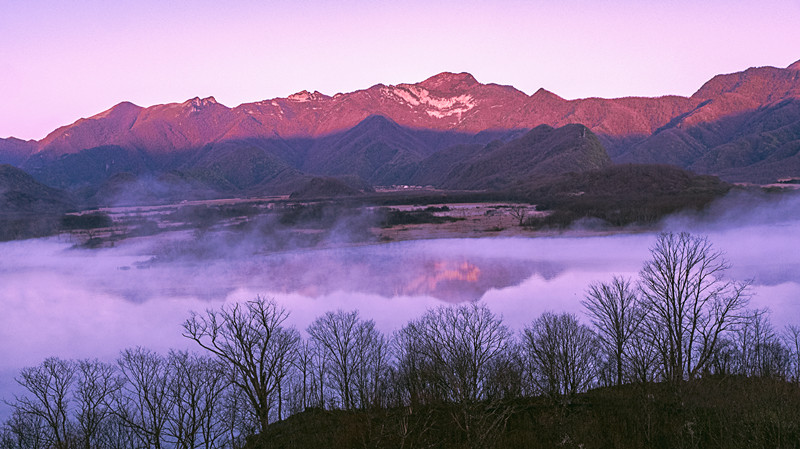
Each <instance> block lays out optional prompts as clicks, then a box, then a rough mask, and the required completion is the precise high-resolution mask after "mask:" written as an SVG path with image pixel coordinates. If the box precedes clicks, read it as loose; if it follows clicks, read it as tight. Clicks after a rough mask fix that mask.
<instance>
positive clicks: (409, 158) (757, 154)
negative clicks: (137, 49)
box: [0, 61, 800, 197]
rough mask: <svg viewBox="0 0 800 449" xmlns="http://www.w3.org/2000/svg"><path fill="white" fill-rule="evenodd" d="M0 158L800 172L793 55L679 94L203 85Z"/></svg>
mask: <svg viewBox="0 0 800 449" xmlns="http://www.w3.org/2000/svg"><path fill="white" fill-rule="evenodd" d="M0 163H7V164H11V165H14V166H17V167H19V168H21V169H23V170H25V171H26V172H28V173H30V174H31V175H33V176H34V178H36V179H37V180H38V181H40V182H42V183H44V184H47V185H49V186H52V187H57V188H64V189H68V190H71V191H73V192H79V193H80V194H82V195H83V196H85V197H88V196H91V195H96V196H97V195H99V196H100V197H102V196H103V195H106V196H107V195H109V192H108V190H109V189H110V187H109V186H114V188H115V189H117V190H119V188H120V185H121V183H122V184H124V183H125V182H135V180H141V179H148V180H161V181H164V182H165V183H166V184H168V185H169V186H172V187H175V188H177V189H178V190H179V191H194V190H196V189H197V188H198V186H202V188H203V189H208V190H209V191H215V192H226V193H236V194H266V193H288V192H291V191H294V190H297V189H299V188H302V187H303V186H304V185H306V184H307V183H308V182H310V181H311V180H313V179H315V178H319V177H328V178H331V177H335V178H339V179H341V180H343V181H344V182H345V183H348V184H350V185H353V186H355V185H360V184H369V185H392V184H418V185H434V186H437V187H442V188H454V189H493V188H505V187H508V186H511V185H514V184H518V183H520V182H525V181H526V180H527V179H529V178H530V177H536V176H540V175H552V174H559V173H568V172H579V171H584V170H590V169H596V168H602V167H605V166H608V165H609V164H612V163H616V164H619V163H637V164H638V163H646V164H670V165H675V166H678V167H681V168H684V169H688V170H691V171H694V172H696V173H700V174H712V175H717V176H719V177H720V178H722V179H724V180H727V181H732V182H753V183H770V182H774V181H775V180H777V179H780V178H789V177H800V61H798V62H796V63H794V64H792V65H790V66H789V67H787V68H775V67H758V68H750V69H747V70H745V71H742V72H738V73H732V74H725V75H718V76H715V77H714V78H712V79H711V80H709V81H708V82H706V83H705V84H704V85H702V86H701V87H700V88H699V89H698V90H697V92H695V93H694V94H693V95H692V96H690V97H681V96H664V97H658V98H644V97H628V98H616V99H603V98H586V99H578V100H565V99H563V98H561V97H559V96H558V95H556V94H554V93H551V92H548V91H546V90H544V89H539V90H538V91H537V92H535V93H534V94H533V95H527V94H525V93H524V92H521V91H519V90H517V89H515V88H514V87H511V86H502V85H497V84H482V83H480V82H478V81H477V80H476V79H475V78H474V77H472V76H471V75H470V74H467V73H440V74H438V75H435V76H433V77H431V78H428V79H426V80H425V81H422V82H420V83H416V84H398V85H383V84H378V85H375V86H372V87H370V88H368V89H364V90H359V91H355V92H351V93H344V94H342V93H339V94H336V95H333V96H327V95H324V94H321V93H319V92H316V91H315V92H307V91H303V92H299V93H296V94H294V95H290V96H288V97H287V98H275V99H272V100H265V101H259V102H255V103H246V104H242V105H239V106H237V107H234V108H229V107H226V106H224V105H222V104H220V103H218V102H216V101H215V100H214V98H213V97H209V98H204V99H201V98H193V99H190V100H187V101H185V102H183V103H171V104H164V105H156V106H151V107H147V108H143V107H140V106H137V105H134V104H132V103H129V102H123V103H120V104H118V105H116V106H114V107H112V108H111V109H109V110H107V111H105V112H102V113H100V114H97V115H95V116H92V117H89V118H85V119H80V120H78V121H76V122H75V123H72V124H70V125H67V126H63V127H60V128H58V129H56V130H55V131H53V132H51V133H50V134H48V135H47V136H46V137H45V138H44V139H42V140H40V141H22V140H19V139H14V138H9V139H0ZM104 189H106V190H104ZM111 190H114V189H111Z"/></svg>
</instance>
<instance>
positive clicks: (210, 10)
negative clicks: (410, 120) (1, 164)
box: [0, 0, 800, 139]
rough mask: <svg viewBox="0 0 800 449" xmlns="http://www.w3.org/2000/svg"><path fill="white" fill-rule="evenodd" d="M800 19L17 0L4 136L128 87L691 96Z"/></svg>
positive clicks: (462, 7)
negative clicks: (498, 89)
mask: <svg viewBox="0 0 800 449" xmlns="http://www.w3.org/2000/svg"><path fill="white" fill-rule="evenodd" d="M221 5H224V6H221ZM798 23H800V1H798V0H765V1H760V2H753V1H749V0H748V1H742V0H727V1H721V0H714V1H704V2H696V1H686V0H674V1H669V0H667V1H660V2H645V1H641V0H640V1H635V0H585V1H584V0H566V1H544V0H542V1H536V0H534V1H514V0H500V1H478V0H459V1H431V0H426V1H422V0H415V1H401V0H394V1H384V0H372V1H360V0H340V1H320V0H299V1H291V2H289V1H285V2H274V1H231V2H218V1H170V2H163V1H161V0H158V1H154V0H142V1H137V2H133V1H126V0H119V1H113V2H109V1H95V0H75V1H40V0H30V1H24V2H23V1H15V0H11V1H4V2H2V4H0V137H8V136H15V137H19V138H24V139H40V138H42V137H44V136H45V135H46V134H47V133H49V132H50V131H52V130H53V129H55V128H56V127H58V126H62V125H66V124H69V123H72V122H74V121H75V120H77V119H79V118H81V117H88V116H91V115H94V114H96V113H98V112H101V111H103V110H105V109H108V108H109V107H111V106H113V105H114V104H116V103H119V102H120V101H125V100H127V101H132V102H134V103H136V104H138V105H140V106H150V105H153V104H159V103H169V102H181V101H184V100H186V99H188V98H191V97H194V96H200V97H205V96H211V95H213V96H214V97H216V99H217V101H219V102H221V103H223V104H225V105H227V106H236V105H238V104H240V103H245V102H252V101H259V100H264V99H268V98H273V97H285V96H288V95H290V94H292V93H294V92H297V91H300V90H303V89H307V90H319V91H321V92H323V93H325V94H328V95H333V94H335V93H337V92H350V91H353V90H357V89H362V88H367V87H369V86H371V85H373V84H377V83H385V84H397V83H403V82H418V81H421V80H423V79H425V78H427V77H429V76H431V75H434V74H436V73H439V72H442V71H455V72H460V71H467V72H470V73H472V74H473V75H474V76H475V77H476V78H477V79H478V80H479V81H481V82H484V83H489V82H494V83H499V84H510V85H513V86H515V87H517V88H518V89H520V90H522V91H524V92H526V93H528V94H531V93H533V92H535V91H536V90H537V89H538V88H540V87H544V88H545V89H548V90H550V91H553V92H555V93H556V94H558V95H561V96H562V97H564V98H570V99H571V98H582V97H587V96H599V97H607V98H612V97H620V96H632V95H640V96H658V95H666V94H676V95H691V94H692V93H693V92H694V91H695V90H697V89H698V88H699V87H700V85H701V84H702V83H703V82H705V81H706V80H708V79H709V78H711V77H712V76H713V75H715V74H718V73H730V72H735V71H739V70H743V69H746V68H747V67H751V66H763V65H771V66H777V67H785V66H787V65H789V64H791V63H792V62H794V61H796V60H798V59H800V46H799V45H798V43H800V26H798Z"/></svg>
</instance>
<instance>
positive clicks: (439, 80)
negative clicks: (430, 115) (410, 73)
mask: <svg viewBox="0 0 800 449" xmlns="http://www.w3.org/2000/svg"><path fill="white" fill-rule="evenodd" d="M478 84H480V83H479V82H478V80H476V79H475V77H473V76H472V75H470V74H469V73H467V72H461V73H452V72H442V73H440V74H438V75H434V76H432V77H430V78H428V79H426V80H425V81H423V82H421V83H419V85H420V86H422V87H424V88H425V89H428V90H451V89H457V88H461V89H465V88H469V87H472V86H475V85H478Z"/></svg>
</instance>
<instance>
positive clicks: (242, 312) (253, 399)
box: [183, 297, 299, 431]
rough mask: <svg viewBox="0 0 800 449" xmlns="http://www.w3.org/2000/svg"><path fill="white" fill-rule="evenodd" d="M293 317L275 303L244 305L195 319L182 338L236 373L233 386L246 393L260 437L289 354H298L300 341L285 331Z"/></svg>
mask: <svg viewBox="0 0 800 449" xmlns="http://www.w3.org/2000/svg"><path fill="white" fill-rule="evenodd" d="M287 317H288V313H287V312H286V310H285V309H283V308H282V307H280V306H278V304H277V303H275V301H274V300H266V299H264V298H261V297H257V298H256V299H254V300H252V301H248V302H246V303H244V304H240V303H236V304H233V305H230V306H223V307H222V308H221V309H220V310H219V311H214V310H208V311H206V315H205V316H200V315H198V314H196V313H192V315H191V317H190V318H189V319H188V320H186V322H184V323H183V328H184V333H183V335H184V336H185V337H187V338H189V339H191V340H194V341H195V342H197V344H199V345H200V346H201V347H202V348H204V349H206V350H208V351H209V352H211V353H212V354H214V355H216V356H217V357H218V358H219V359H220V360H221V361H223V362H224V363H225V365H226V366H228V368H229V369H230V370H231V374H232V376H231V379H232V382H233V384H234V385H235V386H236V387H237V388H239V389H240V390H241V391H243V392H244V393H245V395H246V396H247V398H248V400H249V403H250V409H251V411H252V413H253V414H254V415H255V417H256V419H257V422H258V424H259V429H258V430H259V431H264V430H266V428H267V426H268V425H269V416H270V410H271V408H272V406H273V405H274V404H273V401H274V400H275V395H274V393H275V390H276V389H277V387H278V383H279V380H280V376H281V374H282V373H283V372H284V369H283V367H282V366H280V364H281V363H283V362H285V361H286V360H287V357H286V354H287V353H289V352H294V351H295V350H296V347H297V342H298V340H299V335H298V334H297V331H296V330H295V329H293V328H285V327H283V323H284V321H285V320H286V318H287Z"/></svg>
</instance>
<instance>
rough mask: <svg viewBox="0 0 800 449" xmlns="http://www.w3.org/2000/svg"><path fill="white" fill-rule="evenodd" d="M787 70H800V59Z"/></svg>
mask: <svg viewBox="0 0 800 449" xmlns="http://www.w3.org/2000/svg"><path fill="white" fill-rule="evenodd" d="M786 68H787V69H789V70H800V59H798V60H797V61H795V62H794V64H792V65H790V66H789V67H786Z"/></svg>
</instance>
